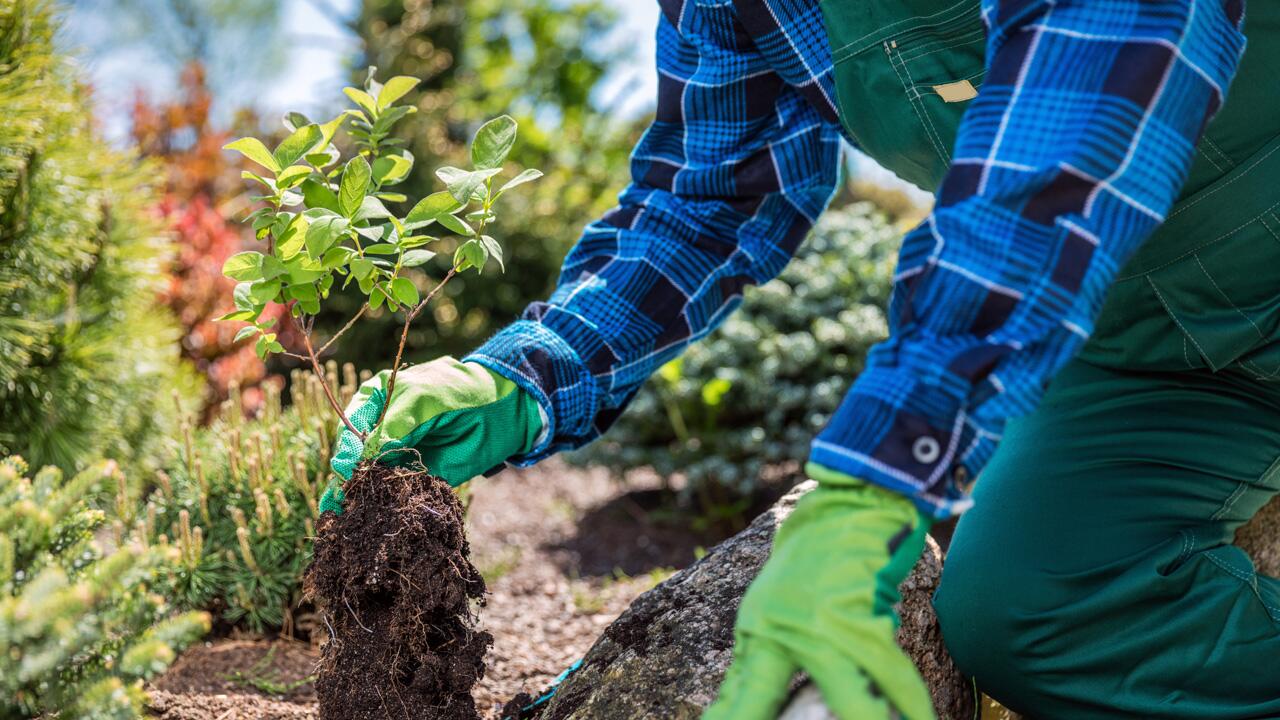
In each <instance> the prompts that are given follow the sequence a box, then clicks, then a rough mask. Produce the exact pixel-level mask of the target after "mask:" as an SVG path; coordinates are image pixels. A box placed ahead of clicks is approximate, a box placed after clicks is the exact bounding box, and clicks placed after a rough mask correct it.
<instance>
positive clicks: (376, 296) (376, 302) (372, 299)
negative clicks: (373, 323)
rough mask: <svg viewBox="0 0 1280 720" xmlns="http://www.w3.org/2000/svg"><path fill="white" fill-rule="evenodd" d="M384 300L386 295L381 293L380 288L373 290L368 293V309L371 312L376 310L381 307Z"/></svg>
mask: <svg viewBox="0 0 1280 720" xmlns="http://www.w3.org/2000/svg"><path fill="white" fill-rule="evenodd" d="M386 299H387V295H386V293H384V292H382V288H381V287H376V288H374V289H373V292H371V293H369V308H370V309H372V310H377V309H378V308H380V307H382V303H383V302H384V301H386Z"/></svg>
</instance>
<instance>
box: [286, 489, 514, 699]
mask: <svg viewBox="0 0 1280 720" xmlns="http://www.w3.org/2000/svg"><path fill="white" fill-rule="evenodd" d="M344 489H345V493H346V500H345V502H344V505H343V508H344V512H343V514H342V515H340V516H335V515H333V514H332V513H326V514H324V515H322V516H321V517H320V522H319V523H318V524H317V526H316V544H315V559H314V560H313V562H312V564H311V567H310V568H309V569H308V571H307V576H306V578H305V580H304V590H305V592H306V594H307V596H308V597H311V598H313V599H314V600H315V601H316V602H317V604H318V605H319V606H320V607H321V612H322V613H323V615H324V624H325V629H327V630H328V632H329V633H330V637H329V640H328V642H326V643H325V645H324V648H323V650H322V653H321V657H320V666H319V670H318V673H317V678H316V693H317V695H318V697H319V700H320V717H321V718H322V720H416V719H417V718H432V719H433V720H475V719H476V718H478V717H479V715H478V714H477V713H476V705H475V700H474V699H473V698H472V695H471V689H472V687H473V686H474V685H475V684H476V681H478V680H479V679H480V676H481V675H483V674H484V655H485V653H486V652H487V651H488V650H489V646H490V645H492V644H493V637H492V636H491V635H490V634H489V633H487V632H484V631H481V630H478V629H477V625H476V623H477V618H476V614H475V611H474V610H473V608H472V605H473V603H474V604H479V603H483V602H484V598H485V582H484V579H483V578H482V577H481V575H480V572H479V571H478V570H477V569H476V568H475V566H474V565H472V564H471V559H470V555H471V549H470V547H469V545H468V544H467V539H466V535H465V533H464V531H463V521H464V511H463V507H462V503H460V502H459V501H458V497H457V495H456V494H455V493H454V492H453V489H452V488H450V487H449V485H448V484H447V483H445V482H444V481H443V480H440V479H439V478H435V477H433V476H431V475H429V474H427V473H425V472H420V471H414V470H410V469H407V468H388V467H384V466H379V465H372V464H369V465H363V466H361V467H360V468H357V470H356V472H355V474H354V475H353V476H352V478H351V480H349V481H348V482H347V483H346V486H345V488H344Z"/></svg>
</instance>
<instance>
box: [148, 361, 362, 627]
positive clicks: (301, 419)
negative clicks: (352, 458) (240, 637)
mask: <svg viewBox="0 0 1280 720" xmlns="http://www.w3.org/2000/svg"><path fill="white" fill-rule="evenodd" d="M344 371H345V372H344V375H345V377H344V378H343V382H342V383H341V387H340V388H339V392H338V393H337V399H338V401H339V402H341V403H343V404H345V403H346V402H347V400H348V399H349V398H350V397H351V396H352V395H353V394H354V393H355V388H356V382H357V378H356V374H355V370H354V369H353V368H352V367H351V366H350V365H348V366H346V368H344ZM328 374H329V378H330V383H331V385H333V386H337V385H338V384H339V383H338V382H337V374H338V373H337V368H336V367H335V366H334V365H333V364H332V363H330V366H329V369H328ZM277 387H278V386H277V385H273V384H267V385H265V391H266V392H265V400H264V402H263V405H262V408H261V409H260V411H259V412H258V414H257V415H256V416H255V417H252V418H246V417H245V412H244V407H243V405H242V403H241V398H240V395H239V392H238V391H237V390H235V389H234V388H233V390H232V397H231V399H230V400H228V401H227V402H226V403H224V404H223V406H222V407H221V409H220V411H219V412H218V414H217V416H216V417H215V418H214V420H213V421H212V423H211V424H210V425H209V426H208V427H206V428H197V429H192V426H191V423H190V422H189V421H188V422H184V423H183V426H182V430H183V433H182V438H181V440H180V441H179V443H178V446H177V447H175V448H174V449H173V458H172V460H171V461H170V462H169V463H168V466H169V467H168V469H167V470H165V471H161V472H159V473H157V474H156V483H155V488H154V490H153V491H152V492H151V493H150V495H149V497H148V499H147V501H146V503H145V504H144V507H145V514H146V518H147V519H146V527H147V532H148V535H149V537H151V538H152V539H153V540H155V541H157V542H159V541H162V540H164V539H169V540H171V541H172V542H173V544H174V545H175V546H176V547H177V549H178V551H179V557H180V560H179V563H178V567H177V569H176V570H175V571H174V573H173V575H172V577H171V579H170V583H169V584H168V585H167V586H166V588H165V593H166V594H168V595H169V596H170V597H171V598H173V600H174V602H175V603H177V604H178V606H179V607H183V608H190V609H206V610H210V611H212V612H214V613H216V614H217V616H218V617H219V619H220V620H221V621H222V622H224V623H227V624H232V625H238V626H242V627H245V628H248V629H250V630H252V631H254V632H265V631H269V630H276V629H283V630H284V631H285V632H286V633H287V634H288V633H292V632H293V631H294V630H295V628H296V625H297V624H298V620H299V618H298V617H297V614H298V613H297V610H298V608H299V607H300V605H301V603H302V597H301V584H302V572H303V570H305V569H306V567H307V564H308V563H309V562H310V561H311V542H312V539H313V538H314V536H315V520H316V518H317V517H318V516H319V513H318V510H317V501H318V499H319V497H320V493H321V492H323V490H324V488H325V485H326V483H327V480H328V476H329V467H328V459H329V455H330V444H331V442H332V440H333V429H334V427H335V425H336V424H337V421H336V420H335V419H334V418H333V411H332V410H330V409H329V406H328V401H327V400H326V399H325V398H324V395H323V390H322V389H321V388H320V381H319V379H318V378H317V377H316V376H315V375H314V374H313V373H310V372H301V371H299V372H295V374H294V376H293V378H292V384H291V389H292V399H293V402H292V404H290V405H289V406H288V407H282V405H281V400H280V393H279V390H278V389H277Z"/></svg>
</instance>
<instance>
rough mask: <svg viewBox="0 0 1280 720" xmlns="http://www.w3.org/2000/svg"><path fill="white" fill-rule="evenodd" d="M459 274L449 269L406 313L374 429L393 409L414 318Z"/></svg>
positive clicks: (455, 270)
mask: <svg viewBox="0 0 1280 720" xmlns="http://www.w3.org/2000/svg"><path fill="white" fill-rule="evenodd" d="M457 274H458V269H457V268H449V272H448V274H446V275H445V276H444V279H442V280H441V281H440V283H439V284H438V285H436V286H435V287H434V288H432V289H431V292H429V293H427V296H426V297H424V298H422V302H420V303H418V304H417V306H415V307H414V308H413V309H412V310H410V311H409V312H406V313H405V315H404V327H402V328H401V329H400V346H399V347H397V348H396V361H395V363H393V364H392V365H391V376H390V377H388V378H387V399H386V401H385V402H384V403H383V404H382V412H380V413H378V419H377V420H376V421H374V423H373V427H378V426H379V425H381V424H382V418H384V417H386V415H387V408H389V407H391V391H393V390H395V388H396V375H397V374H399V372H400V358H402V357H403V356H404V345H405V343H406V342H407V341H408V340H409V326H410V325H412V324H413V320H414V318H416V317H418V313H420V312H422V309H423V308H425V307H426V306H427V303H429V302H431V298H433V297H435V296H436V293H438V292H440V288H442V287H444V285H445V283H447V282H449V281H450V280H452V279H453V276H454V275H457Z"/></svg>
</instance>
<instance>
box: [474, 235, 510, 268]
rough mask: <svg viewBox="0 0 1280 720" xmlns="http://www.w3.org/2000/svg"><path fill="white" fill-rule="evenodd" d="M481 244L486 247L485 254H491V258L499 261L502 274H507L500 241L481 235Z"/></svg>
mask: <svg viewBox="0 0 1280 720" xmlns="http://www.w3.org/2000/svg"><path fill="white" fill-rule="evenodd" d="M480 244H481V245H483V246H484V249H485V252H487V253H489V257H491V258H493V259H494V260H497V261H498V268H499V269H500V270H502V272H506V271H507V266H506V264H504V263H503V262H502V246H501V245H499V244H498V241H497V240H494V239H493V238H491V237H489V236H488V235H481V236H480Z"/></svg>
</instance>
